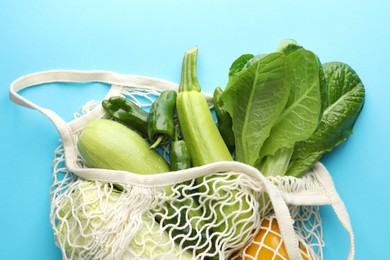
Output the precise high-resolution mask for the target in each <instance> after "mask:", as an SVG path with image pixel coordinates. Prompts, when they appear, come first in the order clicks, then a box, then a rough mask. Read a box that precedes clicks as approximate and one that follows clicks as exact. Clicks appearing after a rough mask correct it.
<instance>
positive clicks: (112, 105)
mask: <svg viewBox="0 0 390 260" xmlns="http://www.w3.org/2000/svg"><path fill="white" fill-rule="evenodd" d="M102 106H103V108H104V109H105V110H106V111H107V112H108V113H109V114H110V115H111V116H112V117H113V118H115V119H117V120H119V121H120V122H122V123H124V124H126V125H127V126H129V127H131V128H133V129H135V130H137V131H139V132H140V133H146V132H147V129H148V121H147V120H148V112H146V111H145V110H143V109H142V108H140V107H139V106H137V105H136V104H135V103H134V102H132V101H130V100H128V99H127V98H125V97H121V96H114V97H110V98H109V99H105V100H103V102H102Z"/></svg>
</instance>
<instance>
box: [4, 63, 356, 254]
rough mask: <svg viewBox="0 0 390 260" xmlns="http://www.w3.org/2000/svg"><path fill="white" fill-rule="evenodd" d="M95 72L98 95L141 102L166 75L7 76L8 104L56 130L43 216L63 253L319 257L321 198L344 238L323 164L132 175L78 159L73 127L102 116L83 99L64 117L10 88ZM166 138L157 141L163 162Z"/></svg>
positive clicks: (221, 165)
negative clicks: (299, 169)
mask: <svg viewBox="0 0 390 260" xmlns="http://www.w3.org/2000/svg"><path fill="white" fill-rule="evenodd" d="M59 81H61V82H63V81H65V82H91V81H100V82H106V83H109V84H111V85H112V87H111V90H110V91H109V93H108V94H107V96H106V97H109V96H114V95H122V96H125V97H127V98H129V99H131V100H132V101H133V102H135V103H136V104H137V105H138V106H140V107H143V108H145V109H147V108H148V107H149V106H150V105H151V104H152V102H153V101H154V100H155V99H156V97H157V96H158V95H159V93H160V92H161V91H162V90H164V89H176V87H177V86H176V84H173V83H170V82H166V81H162V80H159V79H153V78H147V77H139V76H129V75H118V74H115V73H110V72H76V71H55V72H44V73H37V74H31V75H28V76H25V77H22V78H21V79H19V80H17V81H15V82H14V83H13V84H12V85H11V98H12V99H13V100H14V101H15V102H16V103H18V104H20V105H23V106H26V107H29V108H33V109H36V110H39V111H41V112H42V113H44V114H45V115H46V116H48V117H49V118H50V119H51V120H52V122H53V123H54V124H55V126H56V127H57V130H58V131H59V133H60V135H61V141H62V144H61V145H60V146H59V147H58V148H57V149H56V151H55V155H54V160H53V169H54V171H53V175H52V187H51V193H50V194H51V214H50V219H51V225H52V228H53V231H54V237H55V241H56V244H57V246H58V247H59V248H60V249H61V251H62V253H63V259H323V252H322V249H323V246H324V242H323V239H322V223H321V217H320V214H319V206H321V205H331V206H333V208H334V209H335V212H336V214H337V216H338V217H339V219H340V221H341V223H342V224H343V226H344V227H345V228H346V229H347V231H348V232H349V233H350V235H351V249H350V256H349V258H350V259H352V258H353V256H354V246H353V245H354V238H353V233H352V229H351V226H350V221H349V217H348V214H347V212H346V210H345V207H344V205H343V203H342V201H341V199H340V198H339V196H338V195H337V192H336V190H335V188H334V185H333V182H332V180H331V177H330V175H329V174H328V173H327V171H326V169H325V168H324V167H323V165H321V164H320V163H317V164H316V165H315V167H313V170H312V171H310V172H308V173H307V174H306V175H305V176H304V177H302V178H299V179H298V178H294V177H287V176H284V177H280V176H278V177H264V176H263V175H262V174H261V173H260V172H259V171H258V170H256V169H255V168H253V167H250V166H248V165H245V164H242V163H238V162H218V163H213V164H209V165H205V166H201V167H195V168H191V169H188V170H182V171H177V172H167V173H161V174H155V175H138V174H134V173H131V172H125V171H112V170H104V169H92V168H87V167H85V165H84V164H83V162H82V160H81V159H80V156H79V154H78V151H77V147H76V144H77V140H78V136H79V134H80V132H81V131H82V129H83V127H84V126H85V125H86V124H87V123H88V122H89V121H91V120H93V119H95V118H108V115H107V114H106V113H105V111H104V110H103V109H102V108H101V105H100V101H91V102H88V103H87V104H86V105H84V106H83V107H82V108H81V109H80V111H78V112H77V113H75V119H74V120H72V121H71V122H65V121H63V120H62V119H61V118H60V117H59V116H58V115H57V114H55V113H54V112H53V111H51V110H49V109H46V108H41V107H39V106H37V105H35V104H33V103H32V102H30V101H28V100H26V99H25V98H23V97H22V96H20V95H19V94H18V93H17V92H18V91H19V90H21V89H23V88H26V87H29V86H34V85H37V84H42V83H48V82H59ZM205 96H206V98H207V99H208V101H209V102H210V108H212V104H211V97H210V96H207V95H205ZM168 151H169V150H168V146H165V147H162V148H161V149H159V152H160V153H161V155H162V156H163V157H164V158H165V159H166V160H168V161H169V153H168Z"/></svg>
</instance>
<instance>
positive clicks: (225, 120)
mask: <svg viewBox="0 0 390 260" xmlns="http://www.w3.org/2000/svg"><path fill="white" fill-rule="evenodd" d="M222 93H223V90H222V89H221V88H220V87H217V88H215V90H214V94H213V104H214V110H215V114H216V116H217V120H218V130H219V133H220V134H221V136H222V138H223V140H224V141H225V144H226V145H227V146H228V147H229V148H234V133H233V122H232V117H231V116H230V114H229V113H228V112H227V111H226V110H225V106H224V104H223V100H222Z"/></svg>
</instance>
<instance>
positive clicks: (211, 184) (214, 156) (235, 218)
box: [177, 48, 253, 237]
mask: <svg viewBox="0 0 390 260" xmlns="http://www.w3.org/2000/svg"><path fill="white" fill-rule="evenodd" d="M197 53H198V49H197V48H192V49H189V50H187V51H186V52H185V54H184V58H183V65H182V74H181V81H180V85H179V92H178V95H177V114H178V118H179V123H180V126H181V132H182V135H183V137H184V140H185V141H186V143H187V145H188V148H189V150H190V153H191V158H192V164H193V166H201V165H205V164H208V163H213V162H218V161H232V157H231V155H230V152H229V149H228V148H227V146H226V145H225V143H224V141H223V139H222V137H221V135H220V133H219V131H218V128H217V126H216V124H215V122H214V119H213V117H212V114H211V112H210V109H209V107H208V105H207V101H206V99H205V97H204V96H203V94H202V93H201V87H200V85H199V82H198V79H197V76H196V62H197ZM196 181H197V183H198V184H199V190H200V192H203V193H204V192H207V193H208V194H210V197H213V196H216V195H218V196H220V197H224V196H226V194H227V191H226V190H229V189H230V192H231V193H233V194H236V192H237V191H235V190H232V189H231V188H230V187H229V186H230V185H229V184H228V183H226V181H225V182H224V180H222V179H221V178H220V177H216V176H214V177H213V179H212V181H210V180H208V182H205V177H201V178H198V179H197V180H196ZM234 197H235V196H233V198H230V200H231V201H227V202H226V203H224V205H220V202H219V201H210V200H207V201H206V202H205V203H206V204H207V207H209V208H211V207H212V206H213V203H218V202H219V204H218V205H219V206H218V207H214V210H215V211H214V214H215V217H216V218H217V222H218V223H220V224H219V225H217V226H216V227H215V228H214V230H215V231H218V232H222V234H224V233H229V232H230V233H232V232H233V234H235V235H234V237H238V236H240V235H241V234H242V233H243V232H246V231H247V230H245V224H247V223H245V221H241V222H239V220H245V219H246V218H249V217H250V216H252V214H253V212H251V211H250V210H248V208H249V205H248V204H247V202H246V201H245V200H243V201H237V199H235V198H234ZM242 210H246V212H245V213H241V212H242ZM237 212H240V213H237ZM206 214H210V212H206ZM240 214H241V215H240ZM235 223H236V224H235Z"/></svg>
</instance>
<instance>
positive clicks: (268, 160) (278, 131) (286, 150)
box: [256, 48, 321, 176]
mask: <svg viewBox="0 0 390 260" xmlns="http://www.w3.org/2000/svg"><path fill="white" fill-rule="evenodd" d="M287 59H288V61H289V63H290V65H291V68H293V73H292V75H293V77H292V78H291V90H290V95H289V98H288V100H287V104H286V107H285V108H284V110H283V112H282V113H281V114H280V115H279V117H278V120H277V121H276V122H275V124H274V125H273V126H272V129H271V132H270V135H269V137H268V138H267V140H266V141H265V142H264V144H263V147H262V148H261V151H260V156H259V161H260V160H261V162H260V163H259V161H258V164H257V165H256V167H257V168H259V169H260V170H261V172H262V173H263V174H265V175H267V176H269V175H284V174H285V172H286V170H287V168H288V166H289V163H290V159H291V155H292V152H293V150H294V146H295V143H296V142H299V141H304V140H306V139H307V138H309V137H310V136H311V135H312V134H313V132H314V131H315V129H316V128H317V125H318V121H319V117H320V112H321V102H320V100H321V93H320V92H321V90H320V81H319V67H320V66H319V62H318V58H317V56H316V55H315V54H314V53H312V52H310V51H307V50H305V49H303V48H299V49H297V50H296V51H294V52H291V53H290V54H288V56H287Z"/></svg>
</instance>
